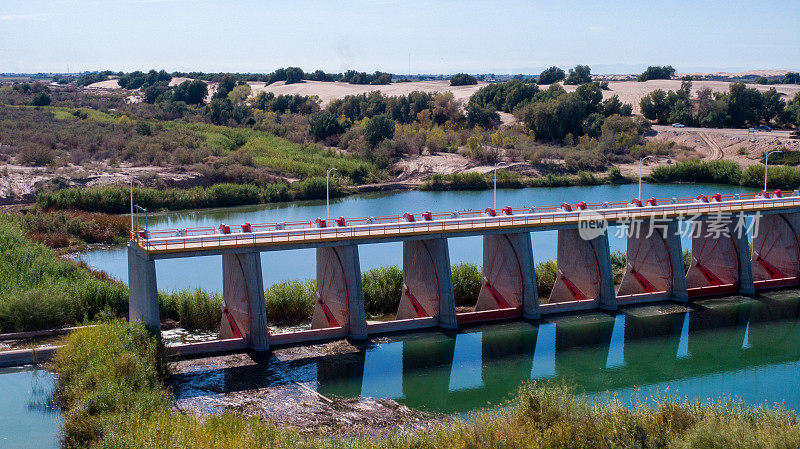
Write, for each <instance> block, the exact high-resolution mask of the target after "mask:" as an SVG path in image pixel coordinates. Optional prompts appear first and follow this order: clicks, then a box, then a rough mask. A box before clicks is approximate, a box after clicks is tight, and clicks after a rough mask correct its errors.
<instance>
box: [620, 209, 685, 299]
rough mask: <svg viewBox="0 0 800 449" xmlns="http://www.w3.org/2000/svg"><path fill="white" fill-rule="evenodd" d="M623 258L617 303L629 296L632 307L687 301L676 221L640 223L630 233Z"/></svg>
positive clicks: (681, 252)
mask: <svg viewBox="0 0 800 449" xmlns="http://www.w3.org/2000/svg"><path fill="white" fill-rule="evenodd" d="M626 254H627V267H626V270H625V275H624V276H623V278H622V283H621V284H620V287H619V291H618V292H617V300H618V302H622V301H625V302H627V301H626V300H625V299H623V298H621V297H623V296H628V295H631V298H630V302H631V303H633V302H642V301H658V300H664V299H670V300H673V301H678V302H686V301H688V299H689V298H688V295H687V293H686V274H685V272H684V268H683V251H682V248H681V239H680V235H679V234H678V221H677V220H669V221H667V222H664V223H653V222H642V223H640V225H638V226H636V227H635V228H632V229H629V235H628V248H627V253H626ZM633 295H635V297H634V296H633Z"/></svg>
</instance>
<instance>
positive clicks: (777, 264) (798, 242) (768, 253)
mask: <svg viewBox="0 0 800 449" xmlns="http://www.w3.org/2000/svg"><path fill="white" fill-rule="evenodd" d="M753 220H754V223H753V254H752V259H751V261H752V262H751V268H752V271H751V273H752V277H753V280H754V281H756V282H758V283H759V288H765V287H766V288H768V287H774V286H777V285H776V284H774V282H779V283H783V284H782V285H791V284H795V283H796V281H792V278H795V279H797V278H798V277H800V214H798V213H797V212H790V213H782V214H765V215H760V216H755V217H753ZM755 220H758V221H757V222H755ZM786 281H788V283H786Z"/></svg>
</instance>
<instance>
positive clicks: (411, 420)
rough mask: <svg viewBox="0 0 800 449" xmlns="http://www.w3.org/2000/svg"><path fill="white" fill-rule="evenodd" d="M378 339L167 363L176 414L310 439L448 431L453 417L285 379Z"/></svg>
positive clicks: (298, 379) (300, 379)
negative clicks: (262, 425) (235, 418)
mask: <svg viewBox="0 0 800 449" xmlns="http://www.w3.org/2000/svg"><path fill="white" fill-rule="evenodd" d="M376 343H380V341H379V340H376V341H372V342H370V343H365V344H364V345H360V344H353V343H351V342H349V341H347V340H337V341H333V342H327V343H321V344H315V345H307V346H293V347H287V348H280V349H273V350H272V351H271V352H270V353H269V354H260V353H254V352H248V353H235V354H225V355H219V356H214V357H203V358H187V359H181V360H174V361H172V362H170V363H169V364H168V368H169V373H170V381H169V385H170V388H171V389H172V390H173V393H174V394H175V408H176V409H177V410H179V411H180V412H182V413H186V414H188V415H191V416H195V417H198V418H201V419H202V418H207V417H209V416H212V415H219V414H222V413H225V412H236V413H241V414H244V415H246V416H251V417H255V418H258V419H260V420H261V421H263V422H267V423H271V424H274V425H276V426H278V427H285V428H291V429H294V430H297V431H298V432H300V433H303V434H309V435H331V434H338V435H342V436H357V435H365V434H369V435H375V434H381V433H384V432H391V433H398V432H400V433H406V432H416V431H420V430H429V429H432V428H434V427H438V426H441V425H446V424H447V423H450V422H452V421H453V420H454V418H452V417H450V416H447V415H442V414H436V413H429V412H425V411H421V410H415V409H411V408H409V407H406V406H405V405H402V404H399V403H397V402H396V401H393V400H388V399H375V398H369V397H338V396H324V395H321V394H319V393H317V392H316V391H315V381H314V380H313V379H309V378H303V377H296V378H295V377H292V376H291V375H289V374H288V373H290V372H291V370H288V369H285V368H286V367H291V366H293V365H295V364H296V363H297V362H300V361H303V362H308V360H309V359H316V358H322V357H332V356H335V357H343V358H347V357H355V356H357V353H359V352H361V351H363V350H364V349H365V347H366V346H368V345H372V344H376Z"/></svg>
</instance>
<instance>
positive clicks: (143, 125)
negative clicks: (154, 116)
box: [136, 122, 153, 136]
mask: <svg viewBox="0 0 800 449" xmlns="http://www.w3.org/2000/svg"><path fill="white" fill-rule="evenodd" d="M136 134H138V135H140V136H149V135H152V134H153V131H152V130H151V129H150V124H149V123H147V122H139V123H137V124H136Z"/></svg>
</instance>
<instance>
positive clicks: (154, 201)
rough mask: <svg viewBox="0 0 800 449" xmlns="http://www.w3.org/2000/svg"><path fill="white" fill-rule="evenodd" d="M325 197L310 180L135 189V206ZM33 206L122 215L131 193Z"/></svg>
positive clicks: (320, 183) (65, 197)
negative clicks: (263, 183) (261, 185)
mask: <svg viewBox="0 0 800 449" xmlns="http://www.w3.org/2000/svg"><path fill="white" fill-rule="evenodd" d="M345 193H346V190H345V188H344V187H342V186H341V185H340V184H339V183H335V182H334V183H331V197H339V196H342V195H344V194H345ZM321 198H325V179H323V178H309V179H305V180H303V181H299V182H296V183H294V184H292V185H291V186H290V185H287V184H284V183H276V184H271V185H268V186H265V187H260V186H256V185H253V184H227V183H224V184H215V185H213V186H210V187H192V188H191V189H175V188H170V189H155V188H142V187H134V189H133V201H134V203H136V204H138V205H140V206H142V207H144V208H147V209H149V210H153V211H156V210H185V209H197V208H210V207H232V206H243V205H251V204H266V203H275V202H282V201H293V200H308V199H321ZM36 203H37V205H38V206H39V207H41V208H42V209H44V210H71V209H75V210H82V211H88V212H103V213H114V214H124V213H129V212H130V208H131V206H130V204H131V203H130V190H129V188H127V187H123V186H102V187H89V188H77V187H75V188H69V189H64V190H58V191H56V192H45V193H40V194H39V195H38V196H37V198H36Z"/></svg>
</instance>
